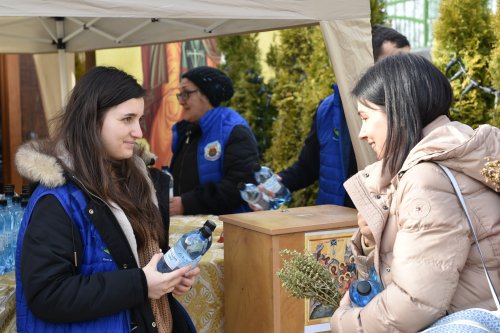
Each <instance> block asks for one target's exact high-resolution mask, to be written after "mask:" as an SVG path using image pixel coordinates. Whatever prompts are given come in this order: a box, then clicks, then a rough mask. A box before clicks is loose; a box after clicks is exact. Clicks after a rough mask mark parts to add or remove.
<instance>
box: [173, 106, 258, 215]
mask: <svg viewBox="0 0 500 333" xmlns="http://www.w3.org/2000/svg"><path fill="white" fill-rule="evenodd" d="M199 125H200V128H201V133H202V134H201V138H200V141H199V142H198V148H197V149H198V150H197V157H198V158H197V160H198V177H199V180H200V184H202V185H204V184H206V183H209V182H213V183H218V182H220V181H221V180H222V178H223V177H224V148H225V147H226V143H227V140H228V139H229V136H230V135H231V132H232V131H233V128H234V127H235V126H236V125H243V126H245V127H247V128H248V129H250V126H248V123H247V122H246V120H245V119H244V118H243V117H242V116H240V115H239V114H238V113H237V112H236V111H234V110H232V109H230V108H226V107H222V106H218V107H216V108H214V109H212V110H210V111H208V112H207V113H205V114H204V115H203V117H201V119H200V121H199ZM179 139H180V138H179V133H178V130H177V126H176V125H174V127H173V130H172V152H173V153H174V154H175V153H176V152H177V151H178V150H179V149H180V146H181V145H180V140H179ZM248 211H249V209H248V207H246V205H244V206H242V207H240V208H238V209H237V210H236V211H234V213H236V212H248Z"/></svg>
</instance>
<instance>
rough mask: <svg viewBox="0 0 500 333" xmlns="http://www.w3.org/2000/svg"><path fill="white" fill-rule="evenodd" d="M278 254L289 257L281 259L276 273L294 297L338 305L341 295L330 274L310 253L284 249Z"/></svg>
mask: <svg viewBox="0 0 500 333" xmlns="http://www.w3.org/2000/svg"><path fill="white" fill-rule="evenodd" d="M280 255H281V256H282V257H288V258H289V259H288V260H283V268H281V269H280V270H279V271H278V272H277V273H276V274H277V275H278V277H279V278H280V280H281V285H282V286H283V288H285V289H286V290H287V291H288V292H289V293H290V295H292V296H293V297H296V298H314V299H316V300H317V301H319V302H320V303H321V304H323V305H325V306H330V307H332V308H333V309H336V308H337V307H338V306H339V302H340V299H341V298H342V295H341V293H340V291H339V290H338V288H337V286H336V284H335V282H334V281H333V278H332V275H331V274H330V272H329V271H328V269H327V268H326V267H325V266H323V265H321V264H320V263H319V261H317V260H316V259H314V257H313V256H312V254H310V253H307V254H304V253H300V252H297V251H295V250H288V249H284V250H281V251H280Z"/></svg>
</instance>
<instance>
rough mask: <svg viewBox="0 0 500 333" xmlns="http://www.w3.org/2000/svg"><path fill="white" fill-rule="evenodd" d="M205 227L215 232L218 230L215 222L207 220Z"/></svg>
mask: <svg viewBox="0 0 500 333" xmlns="http://www.w3.org/2000/svg"><path fill="white" fill-rule="evenodd" d="M204 226H206V227H208V228H210V230H211V231H214V230H215V228H217V224H215V222H214V221H210V220H207V221H206V222H205V224H204Z"/></svg>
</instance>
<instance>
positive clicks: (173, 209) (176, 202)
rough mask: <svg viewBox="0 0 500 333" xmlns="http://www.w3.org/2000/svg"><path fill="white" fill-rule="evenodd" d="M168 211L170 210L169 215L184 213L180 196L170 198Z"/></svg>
mask: <svg viewBox="0 0 500 333" xmlns="http://www.w3.org/2000/svg"><path fill="white" fill-rule="evenodd" d="M169 212H170V216H174V215H183V214H184V206H183V205H182V198H181V197H173V198H170V202H169Z"/></svg>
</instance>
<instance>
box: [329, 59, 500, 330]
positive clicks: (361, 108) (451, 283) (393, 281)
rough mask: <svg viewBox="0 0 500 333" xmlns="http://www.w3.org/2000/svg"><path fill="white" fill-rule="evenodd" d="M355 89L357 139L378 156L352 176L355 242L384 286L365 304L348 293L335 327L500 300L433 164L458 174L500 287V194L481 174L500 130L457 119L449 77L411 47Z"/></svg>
mask: <svg viewBox="0 0 500 333" xmlns="http://www.w3.org/2000/svg"><path fill="white" fill-rule="evenodd" d="M353 94H354V95H355V96H356V98H357V99H358V112H359V115H360V117H361V119H362V122H363V126H362V128H361V131H360V134H359V138H360V139H362V140H365V141H367V142H368V143H369V144H370V145H371V146H372V148H373V149H374V151H375V153H376V154H377V157H378V159H379V161H378V162H376V163H374V164H372V165H370V166H368V167H367V168H366V169H365V170H362V171H360V172H359V173H358V174H356V175H355V176H353V177H352V178H351V179H349V180H348V181H347V182H346V183H345V184H344V185H345V188H346V189H347V192H348V193H349V195H350V197H351V198H352V200H353V202H354V204H355V205H356V208H357V209H358V212H359V214H358V216H359V221H358V223H359V226H360V230H359V231H358V232H357V233H356V234H355V235H354V236H353V240H352V247H353V252H354V254H355V260H356V264H357V269H358V275H360V276H361V277H366V275H367V272H368V269H369V267H370V266H371V265H374V266H375V269H376V271H377V272H378V274H379V276H380V278H381V280H382V283H383V285H384V290H383V291H382V292H381V293H380V294H378V295H377V296H376V297H375V298H374V299H372V300H371V301H370V303H368V304H367V305H366V306H365V307H364V308H356V307H352V306H351V304H350V302H349V296H348V295H346V296H344V298H343V299H342V302H341V305H340V307H339V308H338V309H337V310H336V311H335V313H334V315H333V317H332V318H331V328H332V332H338V333H341V332H416V331H419V330H422V329H424V328H426V327H427V326H429V325H430V324H432V323H433V322H434V321H436V320H437V319H438V318H440V317H442V316H444V315H446V314H448V313H451V312H455V311H459V310H462V309H466V308H472V307H481V308H485V309H490V310H491V309H494V302H493V298H492V295H491V293H490V290H489V288H488V285H487V282H486V277H485V274H484V271H483V268H482V264H481V261H480V259H479V255H478V251H477V249H476V247H475V245H474V243H473V240H472V235H471V232H470V229H469V227H468V224H467V220H466V217H465V214H464V212H463V209H462V208H461V206H460V203H459V201H458V198H457V196H456V195H455V193H454V191H453V188H452V185H451V183H450V181H449V179H448V178H447V176H446V175H445V173H444V172H443V171H442V170H441V169H440V168H439V166H438V165H436V164H435V163H441V164H443V165H445V166H447V167H448V168H450V169H451V171H452V173H453V174H454V176H455V177H456V179H457V181H458V183H459V185H460V189H461V191H462V193H463V195H464V197H465V201H466V205H467V207H468V209H469V211H470V213H471V215H472V216H471V217H472V220H473V224H474V227H475V230H476V233H477V235H478V238H479V243H480V246H481V251H482V253H483V255H484V257H485V261H486V265H487V268H488V271H489V272H490V276H491V278H492V280H493V284H494V286H495V288H496V289H497V290H500V196H499V194H498V193H497V192H495V190H494V186H493V184H491V183H487V182H485V180H484V177H483V176H482V175H481V173H480V171H481V169H482V168H483V166H484V164H485V162H487V158H490V159H493V160H498V159H500V130H499V129H498V128H496V127H493V126H489V125H481V126H479V128H478V129H476V130H473V129H472V128H470V127H469V126H467V125H464V124H461V123H458V122H451V121H450V120H449V118H448V117H447V115H448V110H449V107H450V105H451V101H452V92H451V87H450V85H449V82H448V80H447V79H446V77H445V76H444V75H443V74H442V73H441V72H440V71H439V70H438V69H437V68H436V67H434V66H433V65H432V64H431V63H430V62H429V61H427V60H426V59H424V58H423V57H420V56H416V55H412V54H401V55H396V56H393V57H389V58H386V59H384V60H382V61H381V62H379V63H377V64H376V65H374V66H373V67H372V68H370V69H369V70H368V71H367V73H366V74H365V75H364V76H363V77H362V78H361V79H360V80H359V82H358V83H357V85H356V87H355V88H354V90H353Z"/></svg>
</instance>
